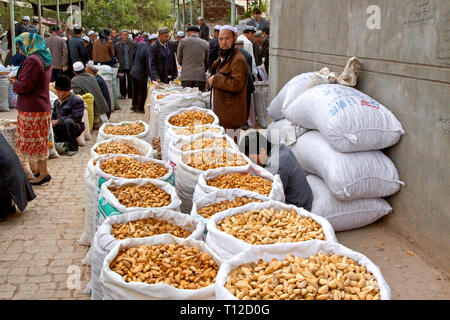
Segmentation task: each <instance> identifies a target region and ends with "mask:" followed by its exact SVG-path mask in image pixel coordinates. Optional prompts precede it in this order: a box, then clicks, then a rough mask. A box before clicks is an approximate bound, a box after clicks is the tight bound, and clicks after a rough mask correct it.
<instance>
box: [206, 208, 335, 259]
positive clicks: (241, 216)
mask: <svg viewBox="0 0 450 320" xmlns="http://www.w3.org/2000/svg"><path fill="white" fill-rule="evenodd" d="M206 228H207V230H208V233H207V235H206V244H207V245H208V246H210V247H211V248H212V249H213V250H214V251H215V252H216V253H217V254H218V255H219V257H221V258H222V259H231V258H232V257H233V256H235V255H237V254H239V253H241V252H243V251H245V250H248V249H250V248H251V247H253V246H261V245H272V244H277V243H290V242H305V241H310V240H321V241H337V239H336V236H335V234H334V230H333V227H332V226H331V224H330V223H329V222H328V221H327V220H326V219H325V218H322V217H320V216H318V215H316V214H313V213H310V212H308V211H306V210H304V209H303V208H298V207H296V206H293V205H288V204H284V203H281V202H278V201H265V202H262V203H249V204H247V205H244V206H242V207H238V208H233V209H228V210H226V211H222V212H221V213H218V214H216V215H214V216H212V217H211V218H210V219H209V221H208V223H207V225H206Z"/></svg>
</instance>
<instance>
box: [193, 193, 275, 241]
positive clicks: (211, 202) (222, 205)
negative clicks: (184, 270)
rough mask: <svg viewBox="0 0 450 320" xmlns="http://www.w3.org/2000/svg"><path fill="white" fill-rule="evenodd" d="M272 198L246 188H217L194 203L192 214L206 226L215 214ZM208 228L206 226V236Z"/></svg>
mask: <svg viewBox="0 0 450 320" xmlns="http://www.w3.org/2000/svg"><path fill="white" fill-rule="evenodd" d="M269 200H270V199H269V198H267V197H265V196H263V195H260V194H253V193H249V192H247V191H245V190H240V189H231V190H217V191H214V192H212V193H210V194H208V195H207V196H205V197H203V198H201V199H200V200H198V201H195V202H193V203H192V210H191V216H192V217H193V218H195V219H197V220H200V221H202V222H203V223H204V224H205V226H206V224H207V223H208V220H209V219H210V218H211V217H212V216H214V215H215V214H217V213H219V212H222V211H225V210H228V209H232V208H237V207H242V206H244V205H246V204H249V203H253V202H264V201H269ZM206 233H207V230H206V228H205V236H206Z"/></svg>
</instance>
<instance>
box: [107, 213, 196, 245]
mask: <svg viewBox="0 0 450 320" xmlns="http://www.w3.org/2000/svg"><path fill="white" fill-rule="evenodd" d="M163 233H170V234H173V235H174V236H175V237H179V238H187V237H189V236H190V235H191V232H189V231H187V230H185V229H183V228H181V227H179V226H177V225H174V224H172V223H170V222H167V221H165V220H159V219H156V218H148V219H141V220H136V221H130V222H128V223H127V224H114V225H112V229H111V234H112V235H113V236H114V238H116V239H117V240H124V239H127V238H143V237H151V236H155V235H158V234H163Z"/></svg>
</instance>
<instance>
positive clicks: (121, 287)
mask: <svg viewBox="0 0 450 320" xmlns="http://www.w3.org/2000/svg"><path fill="white" fill-rule="evenodd" d="M159 244H182V245H186V246H196V247H198V248H199V249H200V251H201V252H207V253H208V254H209V255H211V256H212V258H213V259H214V261H215V262H216V264H217V265H218V266H220V265H221V264H222V261H221V260H220V258H219V257H218V256H217V255H216V254H215V253H214V251H212V250H211V249H210V248H209V247H208V246H207V245H206V244H205V243H204V242H202V241H198V240H194V239H181V238H177V237H174V236H172V235H168V234H164V235H159V236H155V237H149V238H140V239H126V240H123V241H120V242H119V243H118V244H117V245H116V246H115V247H114V248H113V249H112V250H111V251H110V252H109V253H108V255H107V256H106V258H105V260H104V261H103V266H102V272H101V275H100V281H101V283H102V289H103V299H104V300H215V298H216V297H215V288H214V287H215V284H212V285H210V286H208V287H205V288H202V289H198V290H191V289H177V288H175V287H173V286H170V285H168V284H166V283H157V284H147V283H140V282H125V280H124V279H123V277H122V276H121V275H119V274H118V273H116V272H114V271H112V270H111V269H110V267H109V265H110V263H111V262H112V261H113V260H114V258H115V257H116V256H117V253H118V252H119V250H120V249H122V248H130V247H137V246H140V245H159Z"/></svg>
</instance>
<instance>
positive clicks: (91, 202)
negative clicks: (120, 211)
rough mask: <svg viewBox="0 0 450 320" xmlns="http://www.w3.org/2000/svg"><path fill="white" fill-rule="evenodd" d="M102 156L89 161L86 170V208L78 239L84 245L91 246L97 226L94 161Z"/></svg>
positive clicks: (96, 191)
mask: <svg viewBox="0 0 450 320" xmlns="http://www.w3.org/2000/svg"><path fill="white" fill-rule="evenodd" d="M99 158H100V157H94V158H92V159H90V160H89V161H88V164H87V166H86V169H85V171H84V184H85V208H84V227H83V233H82V234H81V236H80V239H78V243H79V244H81V245H83V246H90V245H91V243H92V238H93V237H94V233H95V228H94V221H95V219H96V218H95V217H97V204H98V194H99V192H100V190H99V189H98V185H97V181H96V178H95V170H94V162H95V161H98V159H99Z"/></svg>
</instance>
